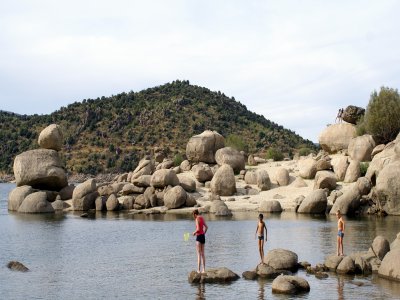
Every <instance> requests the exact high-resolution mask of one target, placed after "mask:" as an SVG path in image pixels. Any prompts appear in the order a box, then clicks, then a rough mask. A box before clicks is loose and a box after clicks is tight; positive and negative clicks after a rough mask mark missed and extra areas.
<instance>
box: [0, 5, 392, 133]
mask: <svg viewBox="0 0 400 300" xmlns="http://www.w3.org/2000/svg"><path fill="white" fill-rule="evenodd" d="M399 12H400V1H396V0H392V1H390V0H379V1H375V0H374V1H366V0H362V1H361V0H360V1H351V0H345V1H338V0H336V1H323V0H315V1H301V0H297V1H296V0H291V1H283V0H276V1H267V0H258V1H256V0H246V1H244V0H242V1H235V0H226V1H222V0H220V1H218V0H201V1H200V0H168V1H167V0H159V1H153V0H147V1H144V0H143V1H134V0H126V1H124V0H113V1H99V0H96V1H94V0H79V1H77V0H68V1H64V0H57V1H54V0H47V1H45V0H31V1H27V0H25V1H21V0H16V1H6V0H0V109H2V110H7V111H12V112H17V113H21V114H34V113H38V114H46V113H51V112H53V111H55V110H57V109H59V108H60V107H61V106H66V105H68V104H70V103H73V102H75V101H81V100H83V99H85V98H97V97H100V96H110V95H112V94H118V93H120V92H124V91H126V92H128V91H130V90H133V91H140V90H142V89H145V88H148V87H153V86H156V85H161V84H164V83H167V82H171V81H173V80H175V79H185V80H190V82H191V83H192V84H196V85H200V86H204V87H207V88H209V89H211V90H215V91H218V90H220V91H221V92H224V93H225V94H226V95H227V96H233V97H235V98H236V100H238V101H240V102H241V103H243V104H245V105H246V106H247V108H248V109H250V110H251V111H254V112H256V113H259V114H262V115H264V116H265V117H266V118H268V119H270V120H272V121H274V122H276V123H278V124H280V125H283V126H285V127H286V128H289V129H292V130H294V131H296V132H297V133H298V134H300V135H301V136H303V137H305V138H308V139H310V140H313V141H317V140H318V134H319V133H320V131H321V130H322V129H323V128H324V127H325V126H326V125H327V124H329V123H332V122H333V121H334V119H335V116H336V113H337V110H338V109H339V108H340V107H345V106H347V105H350V104H354V105H358V106H362V107H365V106H366V105H367V104H368V101H369V95H370V93H371V92H372V91H373V90H378V89H379V88H380V87H381V86H382V85H384V86H389V87H393V88H399V85H400V25H399Z"/></svg>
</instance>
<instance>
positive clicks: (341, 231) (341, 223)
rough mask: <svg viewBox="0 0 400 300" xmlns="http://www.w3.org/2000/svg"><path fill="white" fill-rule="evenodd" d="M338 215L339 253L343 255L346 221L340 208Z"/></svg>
mask: <svg viewBox="0 0 400 300" xmlns="http://www.w3.org/2000/svg"><path fill="white" fill-rule="evenodd" d="M336 216H337V218H338V222H337V227H338V234H337V235H338V237H337V255H338V256H339V255H340V256H343V255H344V254H343V237H344V221H343V218H342V214H341V213H340V210H338V211H337V212H336Z"/></svg>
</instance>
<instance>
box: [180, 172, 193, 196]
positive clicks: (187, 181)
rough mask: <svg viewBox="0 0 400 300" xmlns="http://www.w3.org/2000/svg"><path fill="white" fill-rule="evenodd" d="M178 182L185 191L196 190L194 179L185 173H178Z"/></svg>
mask: <svg viewBox="0 0 400 300" xmlns="http://www.w3.org/2000/svg"><path fill="white" fill-rule="evenodd" d="M177 176H178V179H179V184H180V186H181V187H183V188H184V190H185V191H186V192H189V193H193V192H195V191H196V181H194V179H192V178H191V177H188V176H187V175H186V174H178V175H177Z"/></svg>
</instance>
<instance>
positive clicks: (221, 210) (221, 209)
mask: <svg viewBox="0 0 400 300" xmlns="http://www.w3.org/2000/svg"><path fill="white" fill-rule="evenodd" d="M210 213H213V214H215V215H216V216H231V215H232V212H231V210H230V209H229V208H228V206H227V205H226V204H225V202H224V201H222V200H213V201H212V202H211V206H210Z"/></svg>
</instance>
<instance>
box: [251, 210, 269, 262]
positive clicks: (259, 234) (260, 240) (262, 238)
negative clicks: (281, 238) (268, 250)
mask: <svg viewBox="0 0 400 300" xmlns="http://www.w3.org/2000/svg"><path fill="white" fill-rule="evenodd" d="M263 219H264V215H263V214H259V215H258V223H257V228H256V233H255V235H254V237H256V236H257V237H258V251H259V252H260V258H261V262H260V264H262V263H264V243H266V242H267V226H265V223H264V220H263ZM264 229H265V236H264Z"/></svg>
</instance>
